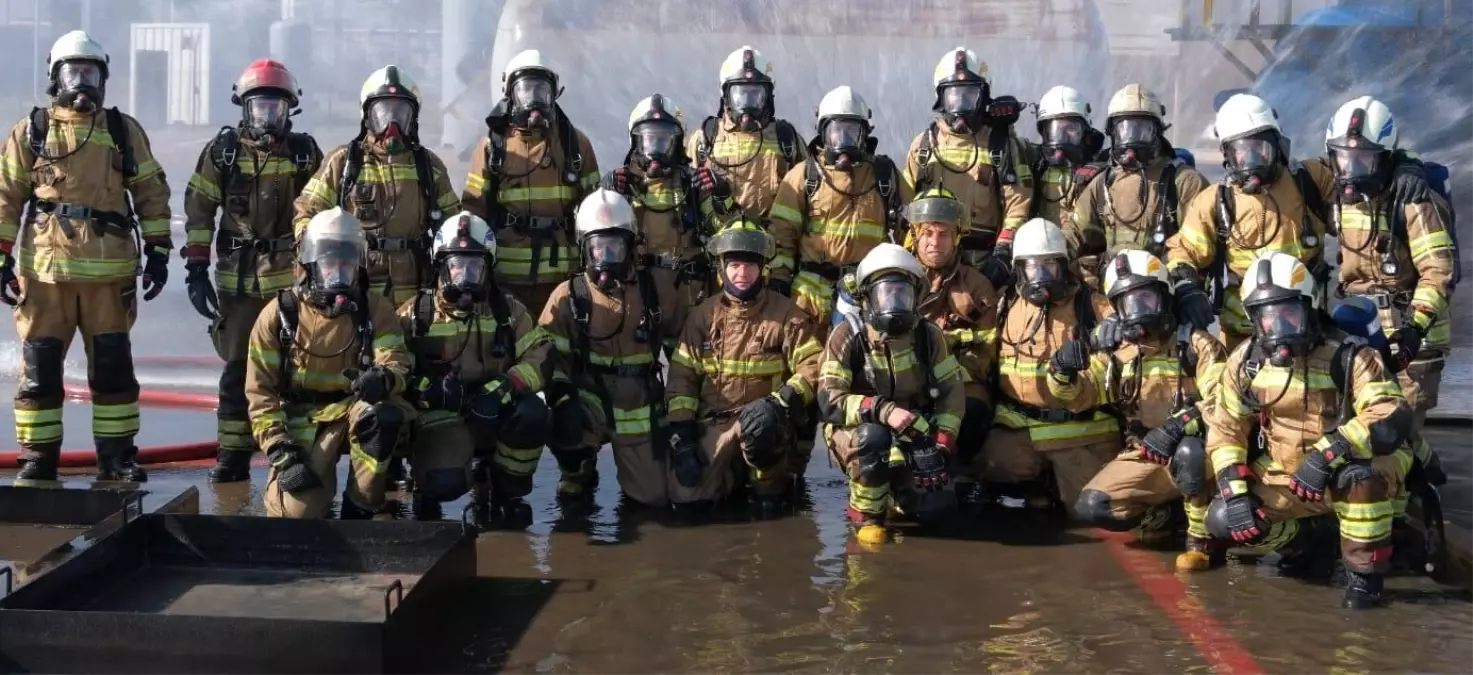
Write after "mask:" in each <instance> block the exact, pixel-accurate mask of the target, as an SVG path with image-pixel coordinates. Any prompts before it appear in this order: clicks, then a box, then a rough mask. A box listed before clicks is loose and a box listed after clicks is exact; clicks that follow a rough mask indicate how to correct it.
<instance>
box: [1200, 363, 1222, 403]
mask: <svg viewBox="0 0 1473 675" xmlns="http://www.w3.org/2000/svg"><path fill="white" fill-rule="evenodd" d="M1226 368H1227V364H1225V363H1223V362H1222V361H1213V362H1212V363H1208V364H1201V363H1199V364H1197V393H1199V394H1201V395H1203V396H1206V395H1207V394H1208V393H1209V392H1211V391H1213V390H1214V389H1216V388H1217V383H1218V382H1219V381H1220V380H1221V379H1222V371H1223V370H1225V369H1226Z"/></svg>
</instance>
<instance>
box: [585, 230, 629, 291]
mask: <svg viewBox="0 0 1473 675" xmlns="http://www.w3.org/2000/svg"><path fill="white" fill-rule="evenodd" d="M633 249H634V237H633V236H632V235H631V234H630V233H629V232H627V231H606V232H594V233H593V234H590V235H588V236H587V237H584V238H583V266H584V267H585V268H586V269H587V270H588V278H589V279H590V280H592V281H593V283H594V285H595V286H598V287H599V288H600V289H601V290H603V291H606V292H607V291H614V290H615V289H617V288H619V284H621V283H623V282H624V280H626V279H628V278H629V273H630V272H632V271H633V270H634V251H633Z"/></svg>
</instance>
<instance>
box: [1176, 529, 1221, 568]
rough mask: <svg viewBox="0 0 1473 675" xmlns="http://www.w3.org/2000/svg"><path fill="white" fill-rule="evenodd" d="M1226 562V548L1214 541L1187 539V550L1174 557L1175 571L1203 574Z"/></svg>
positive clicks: (1190, 537)
mask: <svg viewBox="0 0 1473 675" xmlns="http://www.w3.org/2000/svg"><path fill="white" fill-rule="evenodd" d="M1225 562H1227V547H1226V546H1224V545H1223V544H1222V543H1220V542H1218V541H1217V540H1215V539H1209V538H1205V537H1192V536H1188V537H1187V550H1186V551H1183V552H1182V553H1180V554H1178V555H1177V556H1176V571H1178V572H1205V571H1207V570H1210V569H1212V568H1214V567H1221V566H1222V564H1223V563H1225Z"/></svg>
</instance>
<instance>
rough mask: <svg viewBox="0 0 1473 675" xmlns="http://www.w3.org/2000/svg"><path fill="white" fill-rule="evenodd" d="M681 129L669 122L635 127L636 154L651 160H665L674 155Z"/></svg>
mask: <svg viewBox="0 0 1473 675" xmlns="http://www.w3.org/2000/svg"><path fill="white" fill-rule="evenodd" d="M679 138H680V128H679V127H677V126H675V125H674V124H670V123H669V122H644V123H641V124H639V125H638V126H636V127H634V150H635V152H637V153H639V154H640V155H643V156H645V157H648V158H650V159H665V158H668V157H670V156H671V155H673V154H674V151H675V145H676V142H677V141H678V140H679Z"/></svg>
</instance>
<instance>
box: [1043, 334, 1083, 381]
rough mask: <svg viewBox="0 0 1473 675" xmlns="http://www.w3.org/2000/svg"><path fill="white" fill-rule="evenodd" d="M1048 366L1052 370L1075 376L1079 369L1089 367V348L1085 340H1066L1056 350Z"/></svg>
mask: <svg viewBox="0 0 1473 675" xmlns="http://www.w3.org/2000/svg"><path fill="white" fill-rule="evenodd" d="M1048 367H1049V371H1050V372H1053V373H1056V374H1059V375H1063V376H1065V377H1074V376H1075V375H1078V374H1079V371H1081V370H1084V369H1085V368H1088V367H1089V348H1088V347H1086V346H1085V344H1084V341H1083V340H1072V339H1071V340H1065V341H1064V344H1062V345H1059V348H1058V349H1055V350H1054V355H1053V356H1052V357H1051V358H1049V362H1048Z"/></svg>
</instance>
